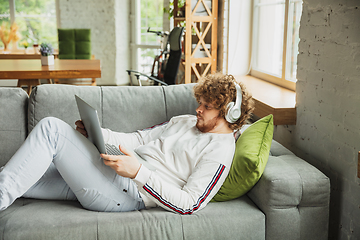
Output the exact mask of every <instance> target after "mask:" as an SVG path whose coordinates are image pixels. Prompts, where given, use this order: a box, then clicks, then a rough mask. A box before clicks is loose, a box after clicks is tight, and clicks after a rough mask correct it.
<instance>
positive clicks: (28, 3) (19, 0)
mask: <svg viewBox="0 0 360 240" xmlns="http://www.w3.org/2000/svg"><path fill="white" fill-rule="evenodd" d="M55 5H56V4H55V0H0V25H1V24H3V23H4V24H6V25H7V26H8V27H10V25H11V24H12V23H14V22H15V23H16V24H17V26H18V27H19V33H20V40H19V43H20V42H21V41H23V40H27V41H28V42H29V44H30V45H32V44H39V43H42V42H49V43H51V44H52V45H53V47H54V48H58V43H57V23H56V7H55ZM0 47H3V44H2V42H1V41H0Z"/></svg>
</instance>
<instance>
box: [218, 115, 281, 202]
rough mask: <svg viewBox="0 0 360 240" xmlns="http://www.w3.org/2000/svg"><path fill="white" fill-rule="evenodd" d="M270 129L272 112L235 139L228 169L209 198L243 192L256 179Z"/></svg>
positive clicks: (267, 149)
mask: <svg viewBox="0 0 360 240" xmlns="http://www.w3.org/2000/svg"><path fill="white" fill-rule="evenodd" d="M273 132H274V122H273V115H271V114H270V115H268V116H266V117H264V118H262V119H260V120H258V121H257V122H255V123H253V124H252V125H251V126H249V127H248V128H247V129H246V130H245V131H244V132H243V133H242V134H241V136H240V137H239V139H238V140H237V142H236V149H235V154H234V159H233V162H232V164H231V168H230V172H229V175H228V176H227V178H226V179H225V182H224V184H223V185H222V187H221V188H220V190H219V192H218V193H217V194H216V195H215V196H214V198H213V199H212V200H211V201H215V202H222V201H228V200H231V199H235V198H238V197H240V196H242V195H244V194H245V193H247V192H248V191H249V190H250V189H251V188H252V187H253V186H254V185H255V184H256V183H257V182H258V181H259V179H260V177H261V175H262V174H263V172H264V169H265V166H266V163H267V161H268V158H269V152H270V147H271V141H272V138H273Z"/></svg>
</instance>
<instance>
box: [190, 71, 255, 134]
mask: <svg viewBox="0 0 360 240" xmlns="http://www.w3.org/2000/svg"><path fill="white" fill-rule="evenodd" d="M235 83H236V80H235V78H234V76H232V75H225V74H223V73H215V74H209V75H207V76H205V77H203V78H201V79H200V80H199V81H198V83H197V84H196V85H195V86H194V95H195V98H196V100H197V101H198V102H199V101H200V98H201V97H203V98H204V100H205V101H206V102H208V103H211V104H213V105H214V107H215V108H216V109H218V110H220V113H219V116H220V117H223V118H225V115H226V112H227V105H228V103H230V102H235V101H236V88H235ZM237 83H238V84H239V85H240V87H241V91H242V103H241V117H240V118H239V119H238V120H237V121H236V122H235V123H228V124H229V127H230V128H231V129H232V130H237V129H240V128H241V127H242V126H243V125H244V124H245V122H246V120H247V119H249V118H250V117H251V114H252V112H253V111H254V100H253V98H252V95H251V94H250V93H249V92H248V91H247V89H246V87H245V85H244V84H243V83H242V82H237Z"/></svg>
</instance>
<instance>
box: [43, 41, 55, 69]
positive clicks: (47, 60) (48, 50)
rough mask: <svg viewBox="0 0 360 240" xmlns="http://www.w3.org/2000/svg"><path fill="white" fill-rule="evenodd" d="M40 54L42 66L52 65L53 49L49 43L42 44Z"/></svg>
mask: <svg viewBox="0 0 360 240" xmlns="http://www.w3.org/2000/svg"><path fill="white" fill-rule="evenodd" d="M40 53H41V64H42V65H54V49H53V47H52V46H51V44H50V43H42V44H41V45H40Z"/></svg>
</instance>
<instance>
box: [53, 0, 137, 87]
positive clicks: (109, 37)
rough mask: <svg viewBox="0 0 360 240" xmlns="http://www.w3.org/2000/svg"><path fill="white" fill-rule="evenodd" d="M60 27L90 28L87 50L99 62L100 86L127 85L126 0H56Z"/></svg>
mask: <svg viewBox="0 0 360 240" xmlns="http://www.w3.org/2000/svg"><path fill="white" fill-rule="evenodd" d="M59 14H60V16H59V19H60V27H61V28H90V29H91V50H92V54H94V55H95V58H96V59H100V61H101V70H102V73H101V79H98V80H97V83H98V84H100V85H124V84H128V82H129V77H128V75H127V73H126V71H125V70H126V69H129V67H130V64H129V63H130V20H129V19H130V16H129V15H130V1H128V0H102V1H98V0H59Z"/></svg>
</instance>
